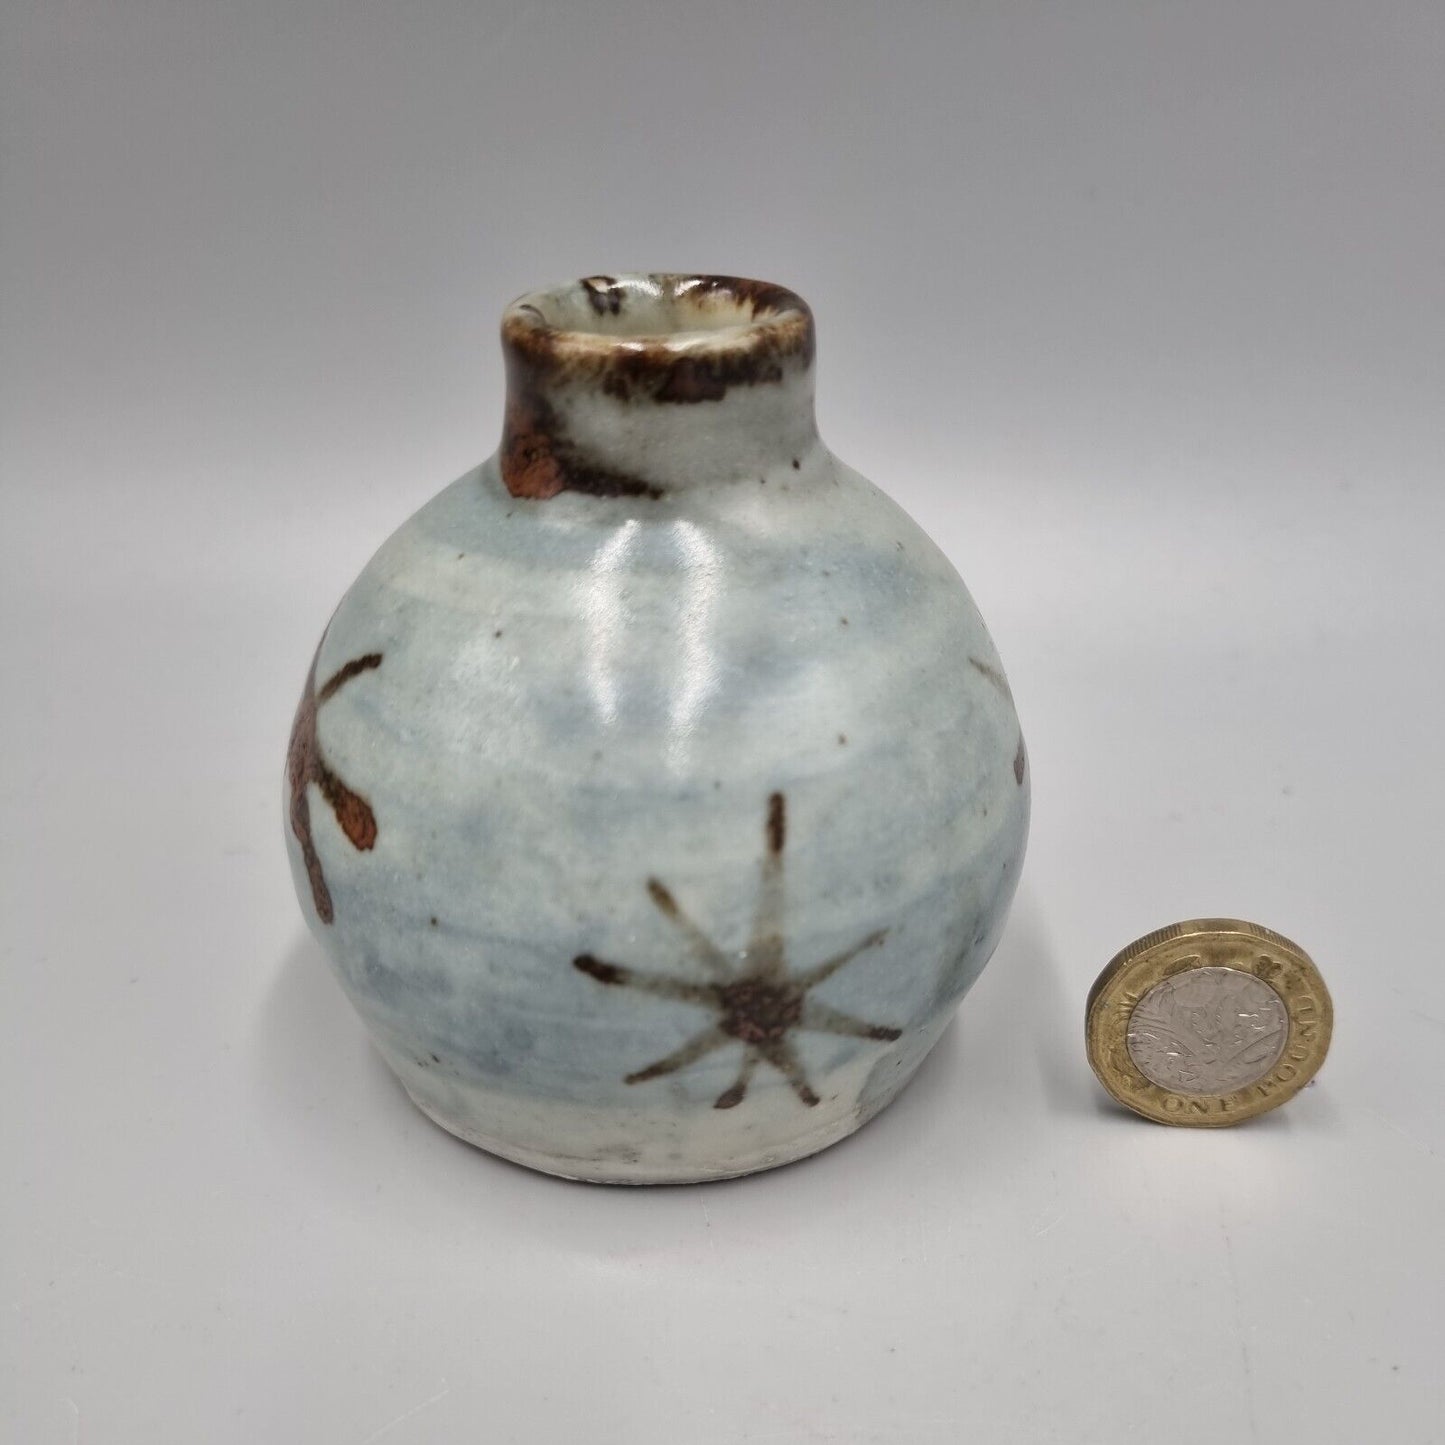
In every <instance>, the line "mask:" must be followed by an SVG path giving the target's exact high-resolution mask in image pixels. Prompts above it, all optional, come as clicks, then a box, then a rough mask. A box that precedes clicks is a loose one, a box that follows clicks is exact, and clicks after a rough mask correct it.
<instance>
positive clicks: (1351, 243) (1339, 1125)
mask: <svg viewBox="0 0 1445 1445" xmlns="http://www.w3.org/2000/svg"><path fill="white" fill-rule="evenodd" d="M0 40H3V60H0V66H3V69H0V146H3V150H0V164H3V172H0V246H3V295H0V304H3V331H0V348H3V354H0V366H3V378H0V379H3V408H4V410H3V418H0V421H3V427H0V445H3V488H4V492H3V504H4V518H3V534H0V547H3V557H0V562H3V568H0V628H3V635H0V642H3V645H0V723H3V739H0V742H3V746H0V784H3V797H4V807H3V814H0V889H3V899H0V901H3V926H0V948H3V950H4V969H3V987H4V1004H3V1011H0V1031H3V1032H0V1084H3V1092H0V1098H3V1107H0V1116H3V1158H4V1161H5V1190H4V1219H3V1230H0V1238H3V1244H0V1253H3V1297H0V1303H3V1306H4V1307H3V1310H0V1320H3V1325H0V1330H3V1357H0V1365H3V1379H0V1384H3V1389H0V1422H3V1429H0V1435H3V1438H5V1439H6V1440H12V1441H15V1442H23V1445H52V1442H54V1445H74V1442H86V1445H92V1442H136V1445H140V1442H144V1445H162V1442H170V1441H175V1442H191V1441H195V1440H198V1439H204V1440H206V1441H207V1442H211V1445H228V1442H255V1441H268V1442H273V1441H274V1442H283V1441H285V1442H289V1441H305V1442H308V1445H310V1442H318V1441H326V1442H355V1445H366V1442H375V1441H381V1442H384V1445H415V1442H428V1441H436V1442H442V1441H448V1442H449V1441H456V1440H463V1439H466V1440H485V1441H489V1442H491V1441H496V1442H502V1441H508V1442H510V1441H524V1442H532V1441H555V1440H566V1439H574V1438H575V1439H587V1440H589V1441H593V1442H601V1445H609V1442H623V1441H626V1442H628V1445H648V1442H662V1441H669V1442H675V1441H685V1442H688V1445H728V1442H736V1441H777V1442H795V1441H796V1442H811V1441H838V1442H849V1445H853V1442H872V1441H880V1442H881V1441H889V1442H892V1441H900V1442H911V1445H930V1442H939V1445H943V1442H948V1445H953V1442H956V1441H959V1440H988V1441H1020V1442H1030V1445H1038V1442H1045V1441H1067V1442H1093V1441H1102V1440H1109V1441H1111V1442H1118V1445H1128V1442H1144V1441H1152V1440H1155V1439H1157V1438H1161V1436H1162V1435H1167V1436H1168V1438H1170V1439H1171V1440H1176V1441H1180V1442H1194V1441H1204V1440H1256V1439H1258V1440H1279V1439H1286V1438H1288V1439H1306V1440H1311V1441H1314V1442H1330V1441H1339V1442H1357V1441H1360V1440H1364V1439H1372V1438H1376V1437H1377V1436H1379V1437H1384V1436H1388V1437H1389V1438H1390V1439H1392V1440H1394V1441H1400V1442H1426V1441H1438V1440H1439V1439H1440V1438H1441V1434H1442V1428H1445V1427H1442V1424H1441V1422H1442V1419H1445V1401H1442V1398H1441V1384H1440V1372H1439V1358H1438V1356H1439V1345H1440V1338H1441V1331H1442V1325H1445V1320H1442V1300H1445V1262H1442V1229H1445V1171H1442V1164H1441V1154H1442V1150H1445V1125H1442V1119H1441V1113H1440V1109H1439V1104H1438V1101H1439V1097H1440V1067H1441V1061H1442V1054H1445V973H1442V969H1441V965H1440V958H1439V948H1438V926H1437V924H1436V909H1435V907H1434V904H1435V901H1436V898H1437V896H1438V893H1439V888H1440V876H1441V875H1440V868H1441V861H1442V856H1445V837H1442V824H1441V818H1442V816H1445V787H1442V769H1441V764H1440V721H1439V720H1440V716H1441V713H1442V709H1445V688H1442V681H1441V672H1442V658H1445V622H1442V615H1445V607H1442V603H1445V583H1442V566H1441V563H1440V551H1441V544H1442V540H1445V502H1442V495H1445V492H1442V462H1445V408H1442V405H1441V395H1442V382H1445V366H1442V362H1445V343H1442V303H1445V281H1442V278H1445V268H1442V267H1441V265H1440V256H1441V233H1442V227H1445V199H1442V197H1445V188H1442V167H1445V163H1442V156H1445V126H1442V122H1445V93H1442V84H1441V78H1442V75H1445V10H1442V9H1441V7H1440V6H1439V5H1438V4H1435V3H1421V4H1418V5H1408V4H1381V5H1339V4H1303V3H1296V4H1282V3H1264V4H1259V3H1248V4H1227V3H1222V4H1199V5H1185V4H1145V3H1139V4H1081V5H1065V4H1057V5H1055V4H1033V3H1029V4H993V5H973V4H952V5H942V4H940V5H927V6H925V5H906V4H905V5H890V6H886V7H885V6H881V5H877V6H870V5H863V4H858V3H853V4H827V5H824V4H812V5H801V4H776V3H775V4H768V5H754V4H739V3H720V0H719V3H713V4H710V5H697V4H661V3H658V4H642V3H631V4H626V5H620V6H619V5H605V4H590V5H583V4H544V3H532V4H525V5H524V4H509V5H500V4H491V5H488V4H466V5H463V4H425V3H422V4H395V5H381V4H375V3H364V4H363V3H351V4H341V3H333V4H321V3H311V0H307V3H300V4H281V3H252V4H215V3H181V0H176V3H170V4H162V3H151V0H144V3H114V4H96V3H56V0H46V3H10V4H7V5H5V6H4V7H3V25H0ZM648 267H656V268H687V269H702V270H719V271H729V272H737V273H742V274H745V275H746V274H750V275H757V276H762V277H766V278H769V279H774V280H778V281H781V282H783V283H785V284H788V285H792V286H794V287H796V288H797V289H798V290H800V291H802V292H803V294H804V295H805V296H806V297H807V298H808V299H809V300H810V301H811V302H812V304H813V306H814V309H815V311H816V313H817V316H818V320H819V328H820V351H819V360H820V375H819V382H820V420H821V424H822V428H823V431H824V435H825V437H826V438H827V439H828V440H829V441H830V442H831V444H832V446H833V447H834V449H835V450H836V451H837V452H838V453H839V454H840V455H842V456H843V457H845V458H846V459H848V460H849V461H850V462H852V463H853V464H855V465H857V466H858V467H860V468H861V469H862V470H863V471H864V472H865V473H867V474H868V475H869V476H871V477H873V478H874V479H875V480H877V481H878V482H879V483H880V484H881V485H883V486H884V487H885V488H886V489H888V490H889V491H890V492H891V493H892V494H893V496H894V497H896V498H897V499H898V500H899V501H900V502H901V503H902V504H903V505H904V506H906V507H907V508H908V509H909V510H910V511H911V512H912V513H913V514H914V515H915V516H916V517H917V518H918V519H919V520H920V521H921V522H922V523H923V525H924V526H925V527H927V528H928V529H929V531H930V532H931V533H932V534H933V536H934V537H935V538H936V539H937V540H938V541H939V543H940V544H941V545H942V546H943V548H944V549H945V551H947V552H948V554H949V555H950V556H951V557H952V559H953V560H954V561H955V563H956V564H957V565H958V566H959V568H960V570H961V571H962V573H963V574H964V576H965V578H966V580H967V581H968V583H969V586H970V588H971V589H972V591H973V593H974V595H975V597H976V598H977V599H978V601H979V604H980V606H981V608H982V610H983V612H984V614H985V616H986V617H987V618H988V620H989V623H990V625H991V628H992V631H993V634H994V636H995V638H996V640H997V642H998V644H999V647H1000V650H1001V652H1002V654H1003V656H1004V658H1005V659H1006V661H1007V663H1008V666H1009V670H1010V675H1011V679H1012V681H1013V684H1014V689H1015V692H1016V694H1017V697H1018V705H1019V711H1020V714H1021V716H1022V717H1023V720H1024V726H1025V729H1026V733H1027V736H1028V739H1029V744H1030V751H1031V757H1032V760H1033V768H1034V778H1035V814H1034V828H1033V837H1032V844H1031V851H1030V854H1029V857H1028V860H1027V863H1026V867H1025V874H1024V882H1023V886H1022V889H1021V891H1020V894H1019V897H1018V902H1017V904H1016V907H1015V911H1014V914H1013V917H1012V919H1011V922H1010V925H1009V928H1008V931H1007V934H1006V936H1005V938H1004V941H1003V943H1002V945H1001V947H1000V949H999V951H998V954H997V955H996V957H995V960H994V962H993V964H992V965H991V966H990V968H989V970H988V971H987V972H986V973H985V975H984V977H983V979H982V981H981V982H980V984H979V985H978V986H977V988H976V989H975V991H974V992H973V994H972V995H971V996H970V997H969V999H968V1000H967V1001H966V1003H965V1005H964V1008H963V1011H962V1014H961V1016H960V1021H959V1023H958V1024H957V1025H956V1026H955V1027H954V1029H953V1030H952V1031H951V1032H950V1033H949V1034H948V1035H947V1036H946V1037H945V1039H944V1041H943V1042H942V1044H941V1045H940V1046H939V1048H938V1050H937V1051H936V1053H935V1055H934V1056H933V1057H932V1058H931V1060H930V1062H929V1063H928V1065H927V1066H926V1067H925V1069H924V1070H923V1072H922V1073H921V1075H920V1076H919V1078H918V1080H917V1081H916V1083H915V1084H914V1085H913V1087H912V1088H911V1089H910V1091H909V1092H908V1093H907V1094H906V1095H905V1096H904V1097H903V1098H902V1100H901V1101H900V1102H899V1103H898V1104H897V1105H896V1106H895V1107H894V1108H893V1109H892V1110H891V1111H890V1112H889V1113H888V1114H886V1115H884V1116H883V1117H882V1118H881V1119H880V1120H879V1121H878V1122H877V1123H876V1124H873V1125H871V1126H869V1127H868V1128H867V1129H866V1130H864V1131H863V1132H862V1133H861V1134H860V1135H859V1136H858V1137H857V1138H856V1139H855V1140H853V1141H851V1142H849V1143H847V1144H845V1145H842V1146H840V1147H839V1148H837V1149H834V1150H831V1151H829V1152H828V1153H826V1154H824V1155H821V1156H819V1157H818V1158H816V1159H814V1160H812V1161H810V1162H808V1163H805V1164H802V1165H799V1166H797V1167H795V1168H792V1169H788V1170H784V1171H780V1172H778V1173H775V1174H772V1175H766V1176H761V1177H758V1178H755V1179H752V1180H746V1181H743V1182H740V1183H736V1184H728V1185H721V1186H712V1187H707V1188H702V1189H698V1188H686V1189H668V1190H660V1191H651V1192H642V1193H637V1192H620V1191H610V1190H606V1189H599V1188H584V1187H578V1186H567V1185H564V1184H560V1183H557V1182H554V1181H552V1180H548V1179H545V1178H543V1177H541V1176H538V1175H534V1174H530V1173H527V1172H524V1171H522V1170H520V1169H516V1168H513V1167H510V1166H507V1165H504V1164H501V1163H499V1162H497V1161H493V1160H491V1159H489V1158H487V1157H485V1156H483V1155H481V1154H479V1153H476V1152H475V1151H472V1150H470V1149H468V1148H466V1147H465V1146H463V1145H461V1144H459V1143H456V1142H455V1141H453V1140H452V1139H450V1138H449V1137H447V1136H445V1135H443V1134H442V1133H441V1132H439V1131H438V1130H437V1129H435V1128H434V1127H433V1126H431V1125H430V1124H428V1123H427V1121H426V1120H425V1119H423V1118H422V1117H421V1116H420V1115H419V1114H417V1113H416V1112H415V1111H414V1110H412V1109H411V1107H410V1106H409V1104H408V1103H407V1102H406V1100H405V1099H404V1097H403V1096H402V1095H401V1093H400V1091H399V1089H398V1088H397V1087H396V1086H395V1084H394V1083H393V1082H392V1080H391V1078H390V1076H389V1075H388V1073H387V1072H386V1070H385V1068H384V1066H383V1065H382V1064H381V1062H380V1061H379V1059H378V1058H377V1056H376V1055H375V1054H374V1053H373V1052H372V1051H371V1049H370V1047H369V1045H368V1044H367V1043H366V1042H365V1040H364V1037H363V1034H362V1031H361V1028H360V1026H359V1024H358V1023H357V1021H356V1020H355V1018H354V1017H353V1016H352V1015H351V1013H350V1012H349V1010H348V1008H347V1006H346V1005H345V1003H344V1001H343V999H342V997H341V995H340V993H339V991H338V990H337V988H336V987H335V985H334V984H333V983H332V981H331V978H330V976H329V974H328V973H327V971H326V969H325V967H324V965H323V962H322V959H321V956H320V954H319V951H318V949H317V948H316V947H315V946H314V945H313V944H312V943H311V941H310V940H309V938H308V936H307V935H306V934H305V932H304V930H303V927H302V924H301V919H300V915H299V913H298V911H297V909H296V906H295V903H294V901H293V897H292V892H291V883H290V879H289V877H288V875H287V870H286V867H285V863H284V858H283V851H282V845H281V829H282V822H281V804H280V771H281V762H282V753H283V750H284V747H285V740H286V733H287V728H288V725H289V720H290V715H291V711H292V708H293V706H294V703H295V699H296V696H297V693H298V690H299V688H300V686H301V683H302V680H303V676H304V673H305V669H306V665H307V662H308V659H309V656H310V652H311V649H312V646H313V644H314V642H315V639H316V636H317V633H318V632H319V629H320V627H321V626H322V624H323V622H324V620H325V618H326V615H327V613H328V611H329V609H330V607H331V606H332V604H333V603H334V601H335V599H336V598H337V596H338V595H339V594H340V592H341V590H342V588H343V587H344V586H345V585H346V584H347V583H348V582H349V581H350V579H351V578H352V576H353V575H354V574H355V573H356V571H357V570H358V568H359V567H360V566H361V564H362V563H363V562H364V560H365V559H366V557H367V556H368V555H369V554H370V552H371V551H372V550H373V548H374V547H375V546H376V545H377V544H379V543H380V541H381V540H382V539H383V538H384V537H385V535H386V534H387V533H388V532H389V531H390V530H391V529H392V528H393V527H394V526H395V525H396V524H397V523H399V522H400V521H401V520H402V518H403V517H405V516H406V515H407V514H408V513H410V512H411V511H412V510H414V509H415V508H416V507H417V506H419V505H420V504H421V503H422V502H423V501H424V500H425V499H426V498H428V497H429V496H430V495H431V494H432V493H433V492H435V491H436V490H437V489H438V488H439V487H441V486H442V485H443V484H444V483H445V482H447V481H449V480H450V479H451V478H453V477H455V476H457V475H459V474H460V473H461V472H463V471H464V470H465V469H467V468H468V467H469V466H471V465H473V464H474V463H475V462H476V461H477V460H479V459H480V458H481V457H482V456H483V455H484V454H485V453H486V452H488V451H490V450H491V448H492V447H493V445H494V443H495V438H496V435H497V432H498V427H499V423H500V403H501V374H500V365H499V355H498V349H497V344H496V339H495V328H496V322H497V317H498V314H499V311H500V309H501V307H502V305H503V304H504V303H505V302H506V301H507V300H508V299H509V298H510V297H511V296H512V295H514V294H516V293H517V292H519V291H522V290H524V289H526V288H528V287H530V286H532V285H535V284H539V283H542V282H547V281H551V280H557V279H563V278H567V277H570V276H574V275H580V274H586V273H590V272H595V271H599V270H612V269H628V268H648ZM1215 912H1229V913H1234V914H1238V915H1241V916H1244V917H1253V918H1257V919H1259V920H1260V921H1262V922H1265V923H1268V924H1269V925H1271V926H1273V927H1275V928H1277V929H1280V930H1281V931H1283V932H1285V933H1287V934H1290V935H1292V936H1294V937H1296V938H1297V939H1299V941H1300V942H1302V943H1303V944H1304V945H1305V946H1306V947H1307V948H1309V949H1310V950H1311V951H1312V952H1313V953H1314V955H1315V957H1316V958H1317V960H1318V961H1319V963H1320V966H1321V968H1322V970H1323V971H1324V973H1325V976H1326V977H1327V979H1328V980H1329V982H1330V985H1331V987H1332V989H1333V991H1334V995H1335V1002H1336V1007H1337V1013H1338V1026H1337V1033H1336V1042H1335V1048H1334V1052H1333V1055H1332V1057H1331V1058H1330V1060H1329V1062H1328V1063H1327V1065H1326V1067H1325V1070H1324V1072H1323V1073H1322V1074H1321V1076H1320V1079H1319V1081H1318V1082H1317V1084H1316V1085H1315V1086H1314V1087H1312V1088H1311V1089H1309V1090H1307V1091H1306V1092H1305V1093H1304V1094H1303V1095H1301V1097H1300V1098H1299V1099H1297V1100H1296V1101H1295V1102H1294V1103H1293V1104H1292V1105H1291V1106H1290V1107H1289V1108H1288V1109H1287V1110H1285V1111H1282V1112H1280V1113H1276V1114H1274V1115H1272V1116H1270V1117H1268V1118H1267V1119H1264V1120H1262V1121H1260V1122H1258V1123H1256V1124H1254V1125H1252V1126H1249V1127H1247V1128H1242V1129H1239V1130H1236V1131H1223V1132H1219V1133H1208V1132H1189V1131H1182V1130H1175V1131H1171V1130H1166V1129H1160V1128H1157V1127H1153V1126H1150V1125H1147V1124H1144V1123H1143V1122H1142V1121H1137V1120H1133V1119H1131V1118H1129V1117H1127V1116H1124V1115H1122V1114H1120V1113H1118V1112H1116V1111H1115V1110H1114V1109H1113V1108H1111V1107H1109V1106H1108V1105H1107V1104H1106V1103H1105V1102H1104V1101H1103V1099H1102V1097H1101V1094H1100V1092H1099V1091H1098V1089H1097V1088H1096V1087H1095V1085H1094V1083H1093V1080H1092V1077H1091V1075H1090V1074H1089V1071H1088V1069H1087V1066H1086V1064H1085V1061H1084V1058H1083V1054H1082V1048H1081V1035H1082V1018H1081V1014H1082V1006H1083V999H1084V994H1085V991H1086V989H1087V987H1088V984H1089V982H1090V981H1091V980H1092V978H1093V976H1094V974H1095V972H1096V971H1097V970H1098V969H1099V968H1100V967H1101V966H1102V964H1103V963H1104V962H1105V961H1106V960H1107V958H1108V957H1109V955H1110V954H1111V953H1112V952H1113V951H1114V950H1115V949H1116V948H1118V947H1120V946H1121V945H1122V944H1123V943H1125V942H1127V941H1128V940H1129V939H1130V938H1132V937H1134V936H1135V935H1137V934H1139V933H1142V932H1145V931H1147V930H1149V929H1151V928H1154V927H1157V926H1159V925H1161V924H1163V923H1165V922H1168V921H1170V920H1172V919H1175V918H1181V917H1192V916H1197V915H1200V914H1207V913H1215Z"/></svg>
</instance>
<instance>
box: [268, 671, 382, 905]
mask: <svg viewBox="0 0 1445 1445" xmlns="http://www.w3.org/2000/svg"><path fill="white" fill-rule="evenodd" d="M320 656H321V649H320V648H319V647H318V648H317V649H316V657H313V658H312V659H311V671H310V672H309V673H307V675H306V690H305V692H303V693H302V694H301V704H300V706H299V707H298V708H297V709H296V721H295V722H294V723H293V724H292V725H291V746H290V748H289V749H288V750H287V753H286V776H287V779H288V781H289V782H290V784H291V831H292V832H293V833H295V834H296V838H297V840H298V841H299V842H300V844H301V856H302V858H303V859H304V860H305V862H306V876H307V877H308V878H309V879H310V880H311V897H312V899H313V900H314V902H315V904H316V912H317V914H318V915H319V916H320V918H321V921H322V922H323V923H330V922H331V920H332V919H333V918H334V917H335V916H336V911H335V909H334V908H333V907H332V904H331V890H330V889H329V888H327V886H326V875H325V874H324V873H323V872H322V869H321V859H320V857H319V856H318V855H317V852H316V844H315V843H314V842H313V841H312V837H311V797H310V793H309V789H310V786H311V784H312V783H315V784H316V786H317V787H318V788H320V789H321V796H322V797H323V798H325V799H326V801H327V803H328V804H329V805H330V807H331V811H332V812H333V813H335V814H336V821H337V822H338V823H339V824H340V825H341V831H342V832H343V833H345V834H346V836H347V837H348V838H349V839H350V840H351V844H352V846H353V847H355V848H359V849H361V851H362V852H367V851H369V850H370V849H371V848H372V847H373V846H374V845H375V843H376V815H375V814H374V813H373V812H372V811H371V805H370V804H369V803H368V802H367V801H366V799H365V798H363V797H361V796H360V795H359V794H358V793H354V792H352V790H351V789H350V788H348V787H347V786H346V784H345V783H343V782H342V781H341V779H340V778H338V777H337V776H336V774H335V773H333V772H332V771H331V767H330V765H329V764H328V763H327V761H326V758H325V757H324V756H323V755H322V752H321V739H320V737H319V736H318V735H317V731H316V713H317V710H318V709H319V708H320V706H321V704H322V703H323V702H325V701H326V700H327V699H328V698H331V697H333V696H334V695H335V694H336V693H337V692H338V691H339V690H340V689H341V688H342V687H344V686H345V685H346V684H347V683H348V682H350V681H351V679H352V678H353V677H355V676H357V674H358V673H362V672H370V671H371V669H372V668H374V667H380V666H381V654H380V653H379V652H368V653H367V654H366V655H365V656H364V657H354V658H352V660H351V661H350V662H348V663H347V664H346V665H345V666H344V667H342V668H340V669H338V670H337V671H336V672H335V673H333V674H332V676H331V677H330V678H329V679H328V680H327V681H326V683H325V684H324V685H323V686H322V687H321V688H320V689H319V690H318V689H317V686H316V663H317V659H318V658H319V657H320Z"/></svg>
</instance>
